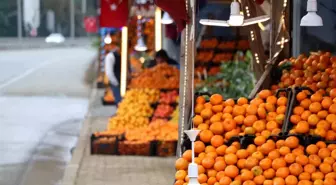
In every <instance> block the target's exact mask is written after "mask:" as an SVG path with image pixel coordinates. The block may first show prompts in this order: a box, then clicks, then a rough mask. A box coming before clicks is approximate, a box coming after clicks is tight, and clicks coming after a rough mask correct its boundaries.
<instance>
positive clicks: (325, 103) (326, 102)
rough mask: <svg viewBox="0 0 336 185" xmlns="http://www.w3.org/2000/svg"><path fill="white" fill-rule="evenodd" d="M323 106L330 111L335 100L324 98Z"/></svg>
mask: <svg viewBox="0 0 336 185" xmlns="http://www.w3.org/2000/svg"><path fill="white" fill-rule="evenodd" d="M321 104H322V107H323V108H324V109H329V107H330V106H331V105H332V104H333V100H332V99H331V98H330V97H323V100H322V102H321Z"/></svg>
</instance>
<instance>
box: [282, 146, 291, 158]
mask: <svg viewBox="0 0 336 185" xmlns="http://www.w3.org/2000/svg"><path fill="white" fill-rule="evenodd" d="M279 153H280V155H282V156H285V155H286V154H289V153H290V148H289V147H288V146H282V147H280V148H279Z"/></svg>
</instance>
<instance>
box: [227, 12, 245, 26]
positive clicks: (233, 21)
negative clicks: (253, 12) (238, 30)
mask: <svg viewBox="0 0 336 185" xmlns="http://www.w3.org/2000/svg"><path fill="white" fill-rule="evenodd" d="M228 24H229V25H230V26H242V25H243V24H244V16H243V15H240V14H239V15H232V14H231V15H230V19H229V20H228Z"/></svg>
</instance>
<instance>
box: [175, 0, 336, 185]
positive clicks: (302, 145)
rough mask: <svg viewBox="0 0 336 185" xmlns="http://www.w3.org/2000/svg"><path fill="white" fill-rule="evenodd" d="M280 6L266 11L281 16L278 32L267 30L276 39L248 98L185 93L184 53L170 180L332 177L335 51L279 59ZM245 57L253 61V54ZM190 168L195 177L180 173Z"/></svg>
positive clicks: (295, 183) (223, 182)
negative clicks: (194, 135) (193, 134)
mask: <svg viewBox="0 0 336 185" xmlns="http://www.w3.org/2000/svg"><path fill="white" fill-rule="evenodd" d="M256 2H257V1H256ZM273 2H274V1H273ZM244 3H245V4H249V3H252V1H242V4H244ZM277 3H280V4H277ZM286 3H287V1H284V2H282V1H279V2H278V1H277V2H276V3H274V4H272V7H273V8H274V7H276V6H278V7H282V6H284V8H283V9H282V8H281V9H282V11H279V12H281V13H279V12H277V13H273V12H272V14H273V19H275V17H276V16H275V15H276V14H278V15H281V18H280V21H278V22H280V24H279V26H278V25H277V27H276V28H275V29H278V30H280V31H279V32H276V33H274V32H273V33H271V35H275V36H274V38H275V39H274V41H276V42H274V41H273V45H271V48H272V50H271V51H270V58H269V60H268V61H267V62H266V61H265V63H264V66H263V69H264V70H263V71H262V73H261V74H260V75H259V77H257V80H258V83H257V84H256V87H255V89H254V90H253V91H252V93H251V94H250V96H245V97H244V96H242V97H239V98H236V99H233V98H225V99H224V98H223V96H222V95H221V94H218V93H209V97H208V99H207V97H206V96H202V95H200V96H193V95H194V94H193V93H194V88H193V85H188V84H190V82H191V81H193V79H194V76H193V72H192V69H193V64H194V61H193V60H194V59H193V58H194V57H192V52H190V53H191V54H190V55H188V54H187V52H185V54H186V56H185V58H183V59H184V60H183V61H185V62H184V63H183V65H182V66H181V69H182V70H181V74H184V75H183V76H182V79H184V81H182V82H181V84H182V85H181V87H180V88H181V89H183V90H181V91H180V97H181V99H180V102H184V104H183V105H182V106H181V107H183V106H185V107H184V111H181V113H180V125H179V126H180V128H179V129H180V130H179V131H180V132H179V134H180V136H179V140H180V141H179V143H178V144H179V147H178V149H179V150H180V152H178V157H179V158H178V159H177V160H176V163H175V168H176V174H175V185H186V184H188V183H192V182H191V181H190V179H191V178H194V179H195V178H196V179H197V181H198V183H199V184H202V185H203V184H204V185H206V184H207V185H274V184H276V185H278V184H281V185H285V184H287V185H305V184H307V185H308V184H310V185H313V184H314V185H315V184H333V183H335V182H336V175H335V174H336V169H335V168H334V167H335V166H336V162H335V161H336V155H334V154H336V127H335V125H334V124H335V123H336V122H335V121H336V84H335V80H336V78H335V77H334V75H335V72H336V71H335V70H336V65H335V64H336V56H333V55H332V54H331V53H329V52H311V53H310V54H309V55H300V56H298V57H291V58H289V57H287V58H286V57H285V55H286V50H288V48H286V46H288V44H287V43H288V40H289V38H286V37H287V36H288V35H287V34H288V32H287V31H286V29H285V26H284V25H285V20H283V18H284V17H283V15H285V14H284V13H285V12H286V11H288V10H286ZM186 4H187V10H188V9H191V10H190V12H189V15H190V17H192V14H193V13H194V12H193V11H192V10H193V9H192V5H191V6H190V5H188V1H186ZM283 4H285V5H283ZM248 7H249V8H250V6H248ZM250 9H251V8H250ZM275 10H277V9H276V8H274V9H273V10H272V11H275ZM244 13H245V11H244ZM286 15H287V14H286ZM286 20H288V18H286ZM273 21H275V20H273ZM275 22H276V21H275ZM194 23H195V22H192V23H190V25H187V27H186V28H185V32H184V43H182V45H184V47H185V48H188V49H185V50H186V51H188V50H193V49H195V48H193V47H194V45H193V44H194V42H193V39H192V38H191V39H190V37H189V36H190V35H189V33H190V30H191V31H192V29H193V26H192V25H193V24H194ZM281 38H284V39H281ZM250 39H251V38H250ZM277 39H281V40H282V41H277ZM251 49H252V48H251ZM252 52H253V51H252ZM253 53H255V52H253ZM259 54H260V53H259ZM253 56H254V57H253V58H254V61H258V58H259V57H257V56H260V55H257V54H254V55H253ZM259 59H260V58H259ZM188 70H189V71H191V72H190V73H191V74H190V73H187V71H188ZM190 93H191V96H190ZM182 94H183V96H182ZM194 97H195V98H194ZM189 107H190V109H192V110H191V111H189ZM189 117H192V121H191V122H189ZM189 129H197V130H200V133H199V135H198V136H197V138H196V142H195V143H194V145H193V149H194V155H193V153H192V150H191V145H190V141H188V140H189V139H188V138H187V136H186V135H185V134H184V131H185V130H189ZM193 165H196V167H197V171H196V174H197V175H196V176H190V174H188V173H190V172H193V170H191V169H190V167H192V166H193ZM188 170H189V171H188Z"/></svg>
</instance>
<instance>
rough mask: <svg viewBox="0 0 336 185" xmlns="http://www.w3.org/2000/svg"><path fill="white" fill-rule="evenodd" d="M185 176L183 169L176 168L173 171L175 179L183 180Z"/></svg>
mask: <svg viewBox="0 0 336 185" xmlns="http://www.w3.org/2000/svg"><path fill="white" fill-rule="evenodd" d="M186 176H187V172H186V171H185V170H178V171H176V173H175V179H176V180H184V179H185V177H186Z"/></svg>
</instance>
